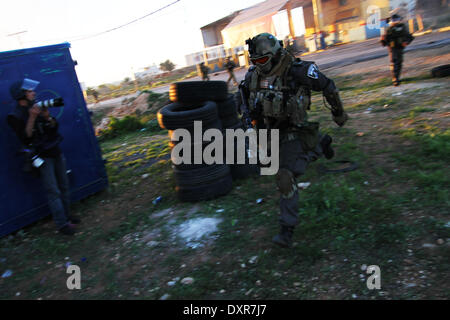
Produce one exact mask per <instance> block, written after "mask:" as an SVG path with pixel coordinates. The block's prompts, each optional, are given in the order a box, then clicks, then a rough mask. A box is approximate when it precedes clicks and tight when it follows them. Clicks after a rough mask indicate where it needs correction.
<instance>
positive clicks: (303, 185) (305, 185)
mask: <svg viewBox="0 0 450 320" xmlns="http://www.w3.org/2000/svg"><path fill="white" fill-rule="evenodd" d="M310 185H311V182H300V183H297V187H299V188H300V189H306V188H308V187H309V186H310Z"/></svg>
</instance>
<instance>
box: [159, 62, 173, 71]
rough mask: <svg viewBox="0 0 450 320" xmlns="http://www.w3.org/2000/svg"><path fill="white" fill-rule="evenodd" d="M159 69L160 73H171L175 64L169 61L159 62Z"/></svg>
mask: <svg viewBox="0 0 450 320" xmlns="http://www.w3.org/2000/svg"><path fill="white" fill-rule="evenodd" d="M159 68H160V69H161V70H162V71H169V72H170V71H172V70H173V69H175V64H173V63H172V61H170V60H169V59H167V60H166V61H165V62H161V63H160V64H159Z"/></svg>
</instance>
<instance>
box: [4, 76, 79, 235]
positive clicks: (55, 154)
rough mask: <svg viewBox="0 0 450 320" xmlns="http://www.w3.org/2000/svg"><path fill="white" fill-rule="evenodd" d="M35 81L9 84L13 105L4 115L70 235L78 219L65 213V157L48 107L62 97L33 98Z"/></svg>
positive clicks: (60, 224) (67, 202)
mask: <svg viewBox="0 0 450 320" xmlns="http://www.w3.org/2000/svg"><path fill="white" fill-rule="evenodd" d="M38 84H39V82H38V81H34V80H31V79H24V80H21V81H17V82H15V83H13V84H12V85H11V87H10V93H11V96H12V97H13V98H14V100H16V101H17V105H16V107H15V108H14V109H13V111H12V112H11V113H10V114H9V115H8V124H9V125H10V127H11V128H12V129H13V130H14V131H15V133H16V135H17V137H18V138H19V140H20V141H21V142H22V144H23V145H24V146H25V147H26V149H25V150H26V151H27V152H26V154H27V156H28V158H31V159H29V161H30V162H31V163H32V165H31V167H32V168H33V170H35V171H37V173H38V174H39V176H40V178H41V180H42V183H43V187H44V190H45V192H46V194H47V198H48V204H49V207H50V211H51V213H52V215H53V220H54V222H55V224H56V226H57V228H58V230H59V232H61V233H62V234H65V235H73V234H74V233H75V228H74V225H73V224H76V223H79V222H80V220H79V219H78V218H76V217H74V216H70V215H69V205H70V189H69V180H68V177H67V173H66V165H65V158H64V156H63V154H62V153H61V150H60V148H59V143H60V142H61V141H62V136H61V135H60V134H59V132H58V122H57V121H56V119H55V118H53V117H52V116H51V115H50V112H49V110H48V107H49V106H50V107H53V106H62V105H63V104H64V103H63V101H62V98H57V99H53V100H47V101H43V102H36V101H35V97H36V93H35V92H34V90H35V89H36V87H37V86H38Z"/></svg>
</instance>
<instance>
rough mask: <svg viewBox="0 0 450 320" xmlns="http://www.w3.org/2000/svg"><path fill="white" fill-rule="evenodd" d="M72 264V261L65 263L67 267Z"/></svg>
mask: <svg viewBox="0 0 450 320" xmlns="http://www.w3.org/2000/svg"><path fill="white" fill-rule="evenodd" d="M71 265H72V262H66V264H65V265H64V266H65V267H66V269H67V268H68V267H70V266H71Z"/></svg>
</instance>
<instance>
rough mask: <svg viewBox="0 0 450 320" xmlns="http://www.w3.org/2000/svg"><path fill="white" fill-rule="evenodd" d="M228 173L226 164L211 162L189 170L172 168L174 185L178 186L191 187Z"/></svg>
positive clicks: (210, 181) (212, 180) (215, 179)
mask: <svg viewBox="0 0 450 320" xmlns="http://www.w3.org/2000/svg"><path fill="white" fill-rule="evenodd" d="M229 174H230V168H229V166H228V165H226V164H212V165H209V166H205V167H203V168H198V169H191V170H178V169H174V176H175V181H176V185H177V186H179V187H180V188H192V187H197V186H200V185H204V184H211V183H213V182H215V181H217V180H218V179H220V178H222V177H224V176H227V175H229Z"/></svg>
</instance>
